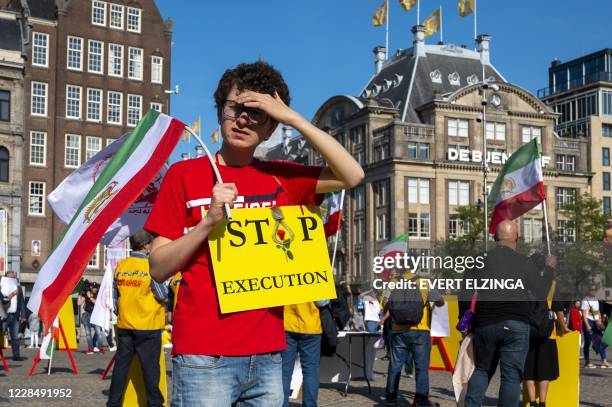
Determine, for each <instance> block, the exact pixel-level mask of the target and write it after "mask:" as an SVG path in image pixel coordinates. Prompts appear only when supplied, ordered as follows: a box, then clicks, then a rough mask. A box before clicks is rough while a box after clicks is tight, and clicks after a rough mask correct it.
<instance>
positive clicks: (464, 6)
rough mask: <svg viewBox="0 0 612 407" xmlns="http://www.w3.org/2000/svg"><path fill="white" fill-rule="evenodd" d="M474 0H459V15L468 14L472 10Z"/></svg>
mask: <svg viewBox="0 0 612 407" xmlns="http://www.w3.org/2000/svg"><path fill="white" fill-rule="evenodd" d="M474 1H475V0H459V4H457V7H458V8H459V15H460V16H461V17H465V16H469V15H470V14H472V13H473V12H474V8H475V7H474Z"/></svg>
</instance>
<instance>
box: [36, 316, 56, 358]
mask: <svg viewBox="0 0 612 407" xmlns="http://www.w3.org/2000/svg"><path fill="white" fill-rule="evenodd" d="M58 329H59V320H58V318H57V317H55V320H54V321H53V326H52V327H51V329H50V330H49V332H48V333H47V334H46V335H45V337H44V338H43V340H42V343H41V344H40V350H39V352H38V356H39V357H40V359H51V358H53V349H55V344H56V342H57V340H56V336H57V331H58Z"/></svg>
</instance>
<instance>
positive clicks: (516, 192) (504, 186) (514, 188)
mask: <svg viewBox="0 0 612 407" xmlns="http://www.w3.org/2000/svg"><path fill="white" fill-rule="evenodd" d="M541 156H542V153H541V151H540V145H539V144H538V140H537V139H536V138H534V139H533V140H531V141H530V142H529V143H527V144H525V145H524V146H523V147H521V148H519V149H518V150H517V151H516V152H515V153H514V154H512V156H510V158H509V159H508V161H506V164H504V166H503V167H502V170H501V172H500V173H499V176H498V177H497V179H496V180H495V183H494V184H493V188H492V189H491V194H490V195H489V204H490V205H491V206H494V209H493V215H492V216H491V225H490V227H489V233H495V228H496V227H497V224H498V223H499V222H501V221H503V220H512V219H516V218H518V217H519V216H521V215H522V214H524V213H526V212H528V211H529V210H531V209H532V208H534V207H535V206H536V205H538V204H539V203H540V202H542V201H544V200H545V199H546V193H545V192H544V178H543V176H542V163H541Z"/></svg>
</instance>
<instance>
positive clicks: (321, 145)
mask: <svg viewBox="0 0 612 407" xmlns="http://www.w3.org/2000/svg"><path fill="white" fill-rule="evenodd" d="M237 102H238V103H241V104H244V105H245V106H247V107H252V108H257V109H260V110H262V111H264V112H266V113H267V114H268V115H269V116H270V117H271V118H272V119H274V120H275V121H277V122H280V123H283V124H286V125H289V126H291V127H293V128H294V129H295V130H297V131H298V132H299V133H300V134H301V135H302V136H304V139H306V141H308V142H309V143H310V145H312V147H313V148H314V149H315V150H317V151H318V152H319V153H320V154H321V157H323V159H324V160H325V162H326V163H327V165H328V166H329V167H326V168H324V169H323V171H322V172H321V175H320V176H319V181H318V182H317V187H316V193H318V194H321V193H325V192H332V191H338V190H340V189H349V188H353V187H355V186H357V185H359V183H360V182H361V181H362V180H363V178H364V172H363V169H362V168H361V166H360V165H359V163H358V162H357V161H355V159H354V158H353V156H352V155H350V154H349V152H348V151H346V149H345V148H344V147H343V146H342V144H340V143H338V142H337V141H336V140H335V139H334V138H333V137H332V136H330V135H329V134H327V133H326V132H324V131H323V130H321V129H319V128H317V127H316V126H315V125H313V124H312V123H310V122H309V121H308V120H306V119H305V118H304V117H303V116H302V115H300V114H299V113H297V112H296V111H295V110H293V109H291V108H290V107H289V106H287V105H286V104H285V103H284V102H283V101H282V99H281V98H280V97H279V96H278V94H277V95H275V96H272V95H268V94H262V93H257V92H253V91H245V92H242V93H241V94H240V95H239V96H238V99H237Z"/></svg>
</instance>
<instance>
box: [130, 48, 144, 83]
mask: <svg viewBox="0 0 612 407" xmlns="http://www.w3.org/2000/svg"><path fill="white" fill-rule="evenodd" d="M132 51H138V52H140V58H139V59H133V58H132ZM143 65H144V49H142V48H136V47H129V48H128V78H129V79H134V80H137V81H141V80H142V79H143ZM136 68H137V69H136Z"/></svg>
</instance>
